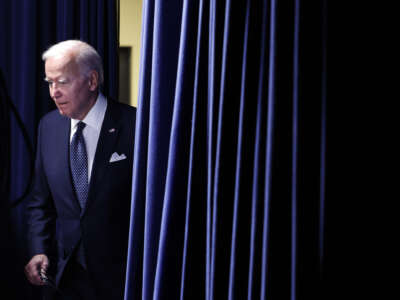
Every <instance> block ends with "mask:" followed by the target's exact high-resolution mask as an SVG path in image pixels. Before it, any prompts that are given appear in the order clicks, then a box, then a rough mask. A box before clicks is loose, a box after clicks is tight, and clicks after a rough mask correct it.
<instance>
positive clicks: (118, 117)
mask: <svg viewBox="0 0 400 300" xmlns="http://www.w3.org/2000/svg"><path fill="white" fill-rule="evenodd" d="M43 60H44V61H45V73H46V77H45V80H46V82H47V83H48V85H49V91H50V96H51V98H52V99H53V100H54V102H55V104H56V106H57V110H54V111H52V112H50V113H48V114H47V115H45V116H44V117H43V119H42V120H41V122H40V124H39V129H38V139H37V154H36V163H35V180H34V186H33V192H32V200H31V201H30V203H29V204H28V207H27V211H28V217H29V239H28V240H29V249H30V252H31V255H32V258H31V260H30V261H29V263H28V264H27V265H26V267H25V273H26V276H27V278H28V280H29V281H30V282H31V283H32V284H34V285H45V284H49V285H53V288H54V289H55V290H56V291H58V293H56V295H55V296H54V297H55V298H54V299H107V300H110V299H123V293H124V283H125V270H126V255H127V246H128V231H129V212H130V198H131V181H132V160H133V144H134V132H135V117H136V110H135V109H134V108H133V107H130V106H128V105H124V104H121V103H117V102H113V101H110V100H108V99H106V98H105V97H104V95H103V94H101V92H100V91H99V88H100V86H101V84H102V83H103V67H102V63H101V58H100V56H99V55H98V53H97V52H96V50H94V49H93V47H91V46H90V45H88V44H86V43H84V42H82V41H78V40H69V41H64V42H61V43H58V44H56V45H54V46H52V47H50V48H49V49H48V50H47V51H46V52H44V54H43Z"/></svg>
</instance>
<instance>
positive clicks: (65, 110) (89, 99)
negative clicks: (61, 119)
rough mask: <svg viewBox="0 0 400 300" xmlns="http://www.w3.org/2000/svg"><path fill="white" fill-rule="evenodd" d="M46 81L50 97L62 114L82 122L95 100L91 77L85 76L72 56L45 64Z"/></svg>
mask: <svg viewBox="0 0 400 300" xmlns="http://www.w3.org/2000/svg"><path fill="white" fill-rule="evenodd" d="M45 73H46V79H45V80H46V81H47V82H48V83H49V91H50V97H51V98H52V99H53V100H54V102H55V103H56V106H57V108H58V111H59V112H60V114H62V115H65V116H67V117H69V118H73V119H79V120H82V119H83V118H84V117H85V116H86V114H87V113H88V111H89V110H90V108H91V107H92V105H93V103H94V101H95V99H94V100H93V93H94V91H95V90H96V87H97V86H94V85H93V82H92V81H91V79H90V76H84V75H83V74H82V73H81V72H80V69H79V66H78V64H77V63H76V62H75V59H74V58H73V55H72V54H66V55H60V56H56V57H51V58H48V59H47V60H46V62H45Z"/></svg>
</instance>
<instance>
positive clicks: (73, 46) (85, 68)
mask: <svg viewBox="0 0 400 300" xmlns="http://www.w3.org/2000/svg"><path fill="white" fill-rule="evenodd" d="M71 50H72V51H73V52H74V57H75V61H76V63H77V64H78V66H79V68H80V69H81V72H82V73H85V74H87V73H88V72H89V71H91V70H95V71H96V72H97V74H98V75H99V83H100V85H102V84H103V82H104V71H103V64H102V62H101V57H100V55H99V54H98V53H97V51H96V50H95V49H94V48H93V47H92V46H90V45H89V44H87V43H85V42H83V41H80V40H67V41H63V42H60V43H58V44H55V45H53V46H51V47H50V48H49V49H47V50H46V51H45V52H43V55H42V59H43V61H46V60H47V59H49V58H52V57H55V56H59V55H64V54H66V53H67V52H69V51H71Z"/></svg>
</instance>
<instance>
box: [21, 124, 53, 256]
mask: <svg viewBox="0 0 400 300" xmlns="http://www.w3.org/2000/svg"><path fill="white" fill-rule="evenodd" d="M43 129H44V125H43V120H42V121H41V122H40V123H39V130H38V139H37V150H36V161H35V172H34V183H33V191H32V197H31V198H30V200H29V203H28V205H27V214H28V225H29V229H28V244H29V254H30V256H31V257H32V256H34V255H36V254H46V255H49V252H50V250H51V244H52V241H53V238H54V232H55V219H56V212H55V209H54V204H53V200H52V198H51V193H50V190H49V186H48V183H47V178H46V175H45V172H44V169H43V163H44V161H43V160H44V159H45V158H44V157H43V155H42V147H43V146H44V145H46V143H45V139H44V134H43Z"/></svg>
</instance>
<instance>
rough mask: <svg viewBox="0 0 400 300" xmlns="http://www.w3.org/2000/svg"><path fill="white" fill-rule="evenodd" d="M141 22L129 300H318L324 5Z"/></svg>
mask: <svg viewBox="0 0 400 300" xmlns="http://www.w3.org/2000/svg"><path fill="white" fill-rule="evenodd" d="M143 12H144V13H143V16H144V18H143V28H142V51H141V55H142V56H141V65H140V68H141V70H140V85H139V86H140V88H139V99H138V100H139V101H138V119H137V120H138V121H137V127H136V140H135V143H136V144H135V159H134V165H133V180H132V207H131V225H130V241H129V250H128V251H129V254H128V268H127V277H126V290H125V299H126V300H128V299H207V300H209V299H246V298H247V299H271V298H272V299H314V298H318V297H319V298H321V297H322V293H323V291H322V290H321V283H322V274H323V272H324V266H325V253H326V248H324V247H323V245H324V239H325V232H326V230H325V227H324V226H325V225H324V223H325V219H324V215H325V188H324V186H325V152H326V148H325V147H326V146H325V143H326V132H325V126H326V119H325V114H326V78H327V77H326V74H325V73H326V30H325V29H324V28H325V27H326V21H325V18H326V5H325V2H324V1H314V2H313V3H310V2H307V1H301V0H294V1H286V2H281V1H276V0H264V1H255V0H253V1H251V0H248V1H244V0H243V1H230V0H226V1H198V3H197V2H196V1H188V0H183V1H164V0H155V1H150V0H149V1H144V3H143ZM324 59H325V65H324Z"/></svg>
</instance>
